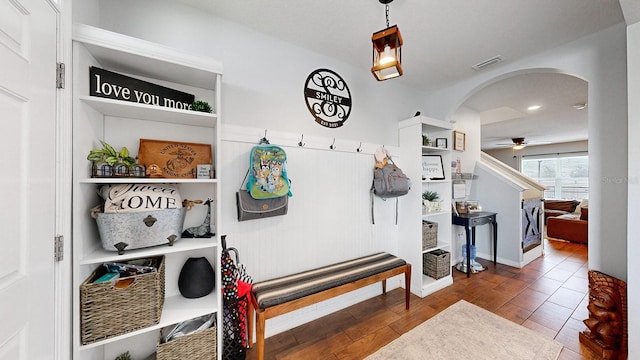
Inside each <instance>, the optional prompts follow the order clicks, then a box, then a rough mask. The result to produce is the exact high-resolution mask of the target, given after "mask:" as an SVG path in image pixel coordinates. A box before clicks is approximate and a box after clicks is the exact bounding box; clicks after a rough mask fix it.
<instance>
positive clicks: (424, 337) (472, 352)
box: [367, 300, 562, 360]
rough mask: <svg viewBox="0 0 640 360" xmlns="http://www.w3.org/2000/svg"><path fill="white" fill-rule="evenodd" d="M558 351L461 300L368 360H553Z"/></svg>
mask: <svg viewBox="0 0 640 360" xmlns="http://www.w3.org/2000/svg"><path fill="white" fill-rule="evenodd" d="M561 350H562V344H560V343H559V342H557V341H555V340H553V339H551V338H548V337H546V336H544V335H542V334H539V333H537V332H535V331H533V330H531V329H527V328H526V327H524V326H521V325H518V324H516V323H514V322H511V321H509V320H507V319H505V318H503V317H500V316H498V315H495V314H493V313H491V312H489V311H487V310H485V309H483V308H481V307H478V306H476V305H473V304H470V303H468V302H466V301H464V300H460V301H458V302H457V303H455V304H453V305H451V306H449V307H448V308H447V309H445V310H444V311H442V312H440V313H439V314H437V315H436V316H434V317H432V318H431V319H429V320H427V321H425V322H424V323H422V324H420V325H418V326H417V327H415V328H414V329H412V330H411V331H409V332H408V333H406V334H403V335H402V336H400V337H399V338H397V339H396V340H394V341H392V342H391V343H389V344H387V345H386V346H384V347H383V348H381V349H380V350H378V351H377V352H375V353H374V354H372V355H370V356H369V357H367V360H391V359H397V360H410V359H473V360H485V359H486V360H498V359H499V360H502V359H504V360H514V359H518V360H525V359H535V360H547V359H549V360H555V359H557V358H558V356H559V355H560V351H561Z"/></svg>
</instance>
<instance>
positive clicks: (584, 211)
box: [580, 207, 589, 221]
mask: <svg viewBox="0 0 640 360" xmlns="http://www.w3.org/2000/svg"><path fill="white" fill-rule="evenodd" d="M580 220H587V221H588V220H589V208H588V207H583V208H581V209H580Z"/></svg>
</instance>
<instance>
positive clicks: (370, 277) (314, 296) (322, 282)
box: [248, 252, 411, 360]
mask: <svg viewBox="0 0 640 360" xmlns="http://www.w3.org/2000/svg"><path fill="white" fill-rule="evenodd" d="M400 274H404V278H405V307H406V309H407V310H408V309H409V305H410V294H411V291H410V287H411V264H408V263H407V262H406V261H404V260H402V259H400V258H398V257H396V256H393V255H391V254H388V253H384V252H382V253H378V254H373V255H369V256H365V257H361V258H358V259H354V260H349V261H344V262H341V263H338V264H334V265H328V266H325V267H321V268H318V269H313V270H309V271H305V272H301V273H298V274H293V275H289V276H284V277H280V278H277V279H272V280H267V281H262V282H258V283H255V284H253V288H252V289H251V301H250V304H249V314H248V316H249V326H248V330H249V345H250V346H252V345H253V320H254V315H253V313H254V312H255V321H256V338H257V339H256V343H257V349H256V352H257V359H258V360H263V359H264V332H265V324H266V320H267V319H270V318H272V317H275V316H278V315H282V314H285V313H288V312H290V311H294V310H297V309H300V308H303V307H305V306H309V305H312V304H315V303H318V302H321V301H323V300H327V299H330V298H332V297H334V296H338V295H342V294H344V293H347V292H350V291H353V290H356V289H358V288H361V287H364V286H367V285H371V284H374V283H376V282H382V293H383V294H386V291H387V282H386V281H387V279H388V278H390V277H393V276H396V275H400Z"/></svg>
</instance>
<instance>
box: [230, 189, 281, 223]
mask: <svg viewBox="0 0 640 360" xmlns="http://www.w3.org/2000/svg"><path fill="white" fill-rule="evenodd" d="M236 205H237V207H238V221H245V220H253V219H262V218H266V217H271V216H279V215H286V214H287V210H288V206H289V197H288V196H287V195H285V196H281V197H278V198H272V199H260V200H258V199H254V198H253V197H252V196H251V194H250V193H248V192H247V191H246V190H244V189H240V191H238V192H236Z"/></svg>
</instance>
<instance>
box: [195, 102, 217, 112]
mask: <svg viewBox="0 0 640 360" xmlns="http://www.w3.org/2000/svg"><path fill="white" fill-rule="evenodd" d="M191 110H193V111H201V112H206V113H210V112H213V109H212V108H211V105H209V103H208V102H206V101H202V100H196V101H194V102H193V103H192V104H191Z"/></svg>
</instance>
